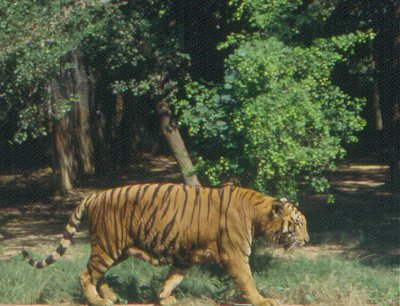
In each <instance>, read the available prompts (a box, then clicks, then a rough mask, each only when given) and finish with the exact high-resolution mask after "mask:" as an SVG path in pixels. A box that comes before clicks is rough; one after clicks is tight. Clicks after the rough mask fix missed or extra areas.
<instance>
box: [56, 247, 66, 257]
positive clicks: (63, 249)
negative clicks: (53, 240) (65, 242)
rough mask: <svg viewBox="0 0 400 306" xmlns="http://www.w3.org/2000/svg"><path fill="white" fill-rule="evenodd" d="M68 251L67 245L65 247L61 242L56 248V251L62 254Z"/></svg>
mask: <svg viewBox="0 0 400 306" xmlns="http://www.w3.org/2000/svg"><path fill="white" fill-rule="evenodd" d="M66 251H67V248H66V247H63V246H62V245H61V244H60V245H59V246H58V248H57V249H56V252H57V253H58V254H60V256H62V255H64V253H65V252H66Z"/></svg>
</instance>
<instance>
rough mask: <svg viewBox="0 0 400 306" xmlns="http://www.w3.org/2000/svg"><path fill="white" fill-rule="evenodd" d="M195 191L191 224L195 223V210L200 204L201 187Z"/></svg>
mask: <svg viewBox="0 0 400 306" xmlns="http://www.w3.org/2000/svg"><path fill="white" fill-rule="evenodd" d="M195 193H196V195H195V197H194V202H193V206H192V217H191V218H190V224H193V217H194V211H195V209H196V207H197V205H198V199H199V189H198V188H196V189H195ZM199 221H200V220H199Z"/></svg>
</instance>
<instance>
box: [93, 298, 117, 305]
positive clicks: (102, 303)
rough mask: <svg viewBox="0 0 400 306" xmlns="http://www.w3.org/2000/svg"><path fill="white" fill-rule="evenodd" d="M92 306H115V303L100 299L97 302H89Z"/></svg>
mask: <svg viewBox="0 0 400 306" xmlns="http://www.w3.org/2000/svg"><path fill="white" fill-rule="evenodd" d="M89 305H90V306H113V305H114V302H113V301H111V300H109V299H99V300H97V301H92V302H89Z"/></svg>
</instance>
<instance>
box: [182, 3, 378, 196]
mask: <svg viewBox="0 0 400 306" xmlns="http://www.w3.org/2000/svg"><path fill="white" fill-rule="evenodd" d="M289 2H290V1H244V2H243V3H242V4H243V5H242V6H241V8H240V10H241V11H239V13H240V14H238V15H237V17H238V16H246V18H248V19H249V20H250V21H251V27H252V28H253V29H254V28H257V29H258V32H256V33H255V34H254V33H248V34H243V33H242V34H241V36H240V37H239V36H237V35H232V36H231V37H230V38H229V39H228V43H229V44H230V45H231V46H234V51H233V53H232V54H231V55H230V56H229V57H228V58H227V59H226V61H225V80H224V83H223V84H221V85H220V86H214V87H211V88H210V87H206V86H202V85H199V84H197V83H193V82H192V83H190V82H188V85H187V86H186V87H185V93H186V98H184V99H181V100H179V101H177V102H175V104H176V106H177V111H178V113H179V114H180V115H181V117H180V118H181V119H180V124H181V125H182V126H185V127H187V129H188V131H189V135H190V136H191V137H192V138H193V143H194V148H195V150H196V152H197V153H198V155H199V157H198V164H197V167H198V170H199V171H200V173H202V175H204V176H205V177H206V178H207V179H208V180H209V181H210V182H211V183H212V184H219V183H220V182H221V181H224V180H226V179H227V178H229V177H237V178H238V179H239V180H240V182H241V183H242V184H243V185H245V186H250V187H252V188H255V189H258V190H260V191H263V192H267V193H271V194H275V195H281V196H283V195H284V196H289V197H291V198H292V199H294V200H295V199H296V197H297V193H298V191H299V182H305V183H307V185H308V186H309V187H311V188H312V190H313V191H317V192H323V191H326V190H327V188H328V182H327V180H326V179H325V178H324V177H323V171H324V170H326V169H331V168H333V167H334V162H335V160H336V159H337V158H339V157H343V156H344V154H345V151H344V149H343V147H342V145H343V144H344V143H348V142H354V141H356V138H355V136H354V132H356V131H359V130H360V129H361V128H362V127H363V126H364V122H363V120H362V119H361V117H360V112H361V109H362V106H363V104H364V103H363V100H362V99H357V98H352V97H350V96H348V95H347V94H346V93H344V92H343V91H342V90H341V89H340V88H339V87H337V86H335V85H334V84H333V82H332V78H331V74H332V71H333V69H334V68H335V66H336V65H337V64H338V63H341V62H343V61H344V60H345V58H344V56H343V53H345V52H349V50H352V48H353V47H354V46H355V45H357V44H358V43H364V42H365V41H367V40H369V39H370V38H371V34H370V33H361V32H358V33H350V34H347V35H342V36H336V37H330V38H320V39H315V40H314V41H313V42H312V44H310V45H301V44H298V43H294V41H291V43H288V42H287V41H288V40H289V37H291V36H290V35H288V33H286V32H285V33H281V32H276V33H275V34H273V35H272V33H273V31H271V30H270V28H271V27H272V28H274V27H275V26H277V25H278V24H280V25H281V26H283V23H285V22H287V19H288V18H289V17H290V18H291V19H296V18H297V17H296V15H295V13H296V9H297V8H298V7H299V5H300V4H301V1H295V2H293V1H291V2H290V5H289ZM250 8H251V9H250ZM283 9H284V10H285V14H286V16H287V18H284V17H283V16H282V14H281V12H282V10H283ZM248 14H251V15H250V16H248ZM278 17H279V18H278ZM238 18H239V17H238ZM299 18H300V17H299ZM301 18H304V16H302V17H301ZM296 20H297V19H296ZM287 31H290V32H292V34H293V35H292V36H294V35H295V34H296V33H298V32H299V29H298V28H289V29H287ZM296 35H297V34H296Z"/></svg>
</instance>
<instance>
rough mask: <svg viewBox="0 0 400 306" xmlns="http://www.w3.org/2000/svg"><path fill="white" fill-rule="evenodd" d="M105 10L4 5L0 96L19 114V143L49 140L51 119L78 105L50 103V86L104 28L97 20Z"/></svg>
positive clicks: (0, 6)
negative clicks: (30, 139) (73, 55)
mask: <svg viewBox="0 0 400 306" xmlns="http://www.w3.org/2000/svg"><path fill="white" fill-rule="evenodd" d="M104 6H105V4H100V3H97V1H93V2H92V4H91V6H89V7H87V8H85V9H83V8H81V7H79V6H75V5H73V4H72V3H71V2H70V1H38V0H37V1H28V0H22V1H14V2H12V3H10V2H9V1H2V2H0V16H1V18H0V41H2V42H4V43H3V44H2V45H1V46H0V71H1V75H0V97H1V99H2V103H4V104H6V105H7V109H11V108H14V109H15V110H17V111H18V112H19V122H18V125H19V126H18V131H17V133H16V135H15V137H14V141H15V142H17V143H20V142H22V141H25V140H26V139H27V138H28V136H31V137H34V138H35V137H38V136H41V135H46V134H47V126H48V122H49V120H50V119H53V116H54V117H55V119H60V118H61V117H62V116H63V115H65V113H66V112H67V111H68V110H69V109H70V107H69V102H71V101H74V100H76V97H73V96H71V97H70V98H69V99H67V101H51V99H50V97H49V93H48V86H49V83H50V82H52V81H54V80H56V79H57V78H58V77H59V75H60V72H61V71H62V70H66V69H68V68H71V64H70V61H69V60H68V54H69V53H70V52H71V51H73V50H77V49H78V48H80V46H81V45H82V42H83V41H84V40H85V39H86V38H87V37H88V36H90V35H92V34H93V33H95V32H97V31H98V30H99V29H100V28H101V26H102V23H101V22H96V19H95V20H93V16H94V15H96V12H99V11H102V10H104ZM49 113H52V114H53V115H51V116H48V114H49Z"/></svg>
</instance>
